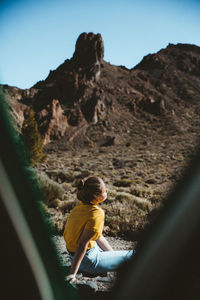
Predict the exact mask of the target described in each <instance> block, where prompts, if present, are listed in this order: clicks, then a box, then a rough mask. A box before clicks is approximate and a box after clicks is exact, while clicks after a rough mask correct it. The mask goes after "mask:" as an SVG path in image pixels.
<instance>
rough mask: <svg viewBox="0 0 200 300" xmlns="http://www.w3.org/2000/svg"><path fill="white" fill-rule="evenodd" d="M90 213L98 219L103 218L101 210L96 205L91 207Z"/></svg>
mask: <svg viewBox="0 0 200 300" xmlns="http://www.w3.org/2000/svg"><path fill="white" fill-rule="evenodd" d="M92 213H93V215H95V216H97V217H100V216H102V217H104V211H103V209H102V208H101V207H99V206H97V205H93V206H92Z"/></svg>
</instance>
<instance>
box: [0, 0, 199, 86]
mask: <svg viewBox="0 0 200 300" xmlns="http://www.w3.org/2000/svg"><path fill="white" fill-rule="evenodd" d="M84 31H85V32H90V31H92V32H94V33H98V32H99V33H101V34H102V37H103V40H104V47H105V57H104V59H105V60H106V61H108V62H110V63H112V64H114V65H125V66H126V67H128V68H132V67H134V66H135V65H136V64H137V63H139V62H140V61H141V59H142V58H143V57H144V56H145V55H147V54H149V53H155V52H157V51H159V50H160V49H161V48H165V47H166V46H167V45H168V44H169V43H174V44H176V43H190V44H195V45H198V46H200V34H199V32H200V1H197V0H196V1H195V0H190V1H189V0H188V1H187V0H180V1H178V0H173V1H172V0H159V1H158V0H151V1H147V0H137V1H134V0H101V1H95V0H77V1H76V0H56V1H55V0H35V1H33V0H18V1H17V0H16V1H12V0H10V1H9V0H7V1H6V0H4V1H0V45H1V46H0V54H1V59H0V81H1V83H3V84H9V85H12V86H17V87H20V88H29V87H31V86H33V85H34V84H35V83H36V82H37V81H39V80H42V79H45V78H46V77H47V75H48V73H49V71H50V70H54V69H56V68H57V67H58V66H59V65H60V64H61V63H63V62H64V61H65V60H66V59H67V58H71V57H72V55H73V52H74V49H75V43H76V39H77V38H78V36H79V34H80V33H82V32H84Z"/></svg>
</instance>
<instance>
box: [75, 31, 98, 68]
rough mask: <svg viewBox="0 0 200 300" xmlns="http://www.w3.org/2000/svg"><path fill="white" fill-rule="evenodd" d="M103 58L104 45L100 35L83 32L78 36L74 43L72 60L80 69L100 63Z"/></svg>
mask: <svg viewBox="0 0 200 300" xmlns="http://www.w3.org/2000/svg"><path fill="white" fill-rule="evenodd" d="M103 57H104V44H103V39H102V36H101V34H100V33H97V34H94V33H93V32H89V33H88V34H87V33H86V32H83V33H81V34H80V35H79V37H78V39H77V41H76V47H75V52H74V55H73V60H74V61H76V63H78V65H79V66H80V67H85V66H87V65H88V64H89V65H91V64H94V63H96V62H100V63H101V62H102V60H103Z"/></svg>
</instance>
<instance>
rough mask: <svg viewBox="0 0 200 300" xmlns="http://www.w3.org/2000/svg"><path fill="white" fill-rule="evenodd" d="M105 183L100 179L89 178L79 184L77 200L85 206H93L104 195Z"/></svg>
mask: <svg viewBox="0 0 200 300" xmlns="http://www.w3.org/2000/svg"><path fill="white" fill-rule="evenodd" d="M103 185H104V182H103V180H102V179H101V178H99V177H95V176H92V177H88V178H87V179H86V180H84V179H82V180H79V181H78V182H77V185H76V186H77V198H78V200H80V201H82V202H83V203H85V204H92V201H93V200H95V199H97V198H98V197H99V196H101V194H102V189H103Z"/></svg>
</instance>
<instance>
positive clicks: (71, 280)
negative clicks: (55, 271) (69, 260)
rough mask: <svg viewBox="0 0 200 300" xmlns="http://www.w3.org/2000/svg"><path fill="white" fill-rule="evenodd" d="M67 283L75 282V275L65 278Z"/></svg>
mask: <svg viewBox="0 0 200 300" xmlns="http://www.w3.org/2000/svg"><path fill="white" fill-rule="evenodd" d="M67 281H68V282H69V283H74V282H75V281H76V275H75V274H70V275H68V276H67Z"/></svg>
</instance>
